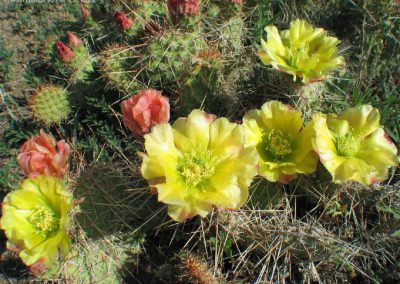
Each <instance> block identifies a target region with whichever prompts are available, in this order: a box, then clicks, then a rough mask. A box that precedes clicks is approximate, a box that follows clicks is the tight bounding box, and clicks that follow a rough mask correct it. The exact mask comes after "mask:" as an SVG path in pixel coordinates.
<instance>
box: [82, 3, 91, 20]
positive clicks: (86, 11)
mask: <svg viewBox="0 0 400 284" xmlns="http://www.w3.org/2000/svg"><path fill="white" fill-rule="evenodd" d="M81 14H82V17H83V18H84V19H87V18H89V17H90V10H89V9H88V8H86V7H85V6H81Z"/></svg>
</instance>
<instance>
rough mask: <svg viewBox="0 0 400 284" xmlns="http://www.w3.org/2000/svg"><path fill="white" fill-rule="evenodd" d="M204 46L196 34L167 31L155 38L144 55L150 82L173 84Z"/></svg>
mask: <svg viewBox="0 0 400 284" xmlns="http://www.w3.org/2000/svg"><path fill="white" fill-rule="evenodd" d="M205 46H206V43H205V41H204V39H203V38H202V37H201V35H199V34H198V33H197V32H188V33H184V32H181V31H168V32H166V33H164V34H162V35H160V36H158V37H155V38H154V39H153V41H152V42H151V43H150V44H149V46H148V48H147V50H146V55H145V56H146V57H145V58H146V59H147V62H146V63H147V64H146V67H147V72H148V73H149V77H150V78H151V80H152V81H160V80H162V81H164V80H165V81H167V82H175V81H176V80H177V79H179V78H180V77H181V76H182V74H183V73H184V72H185V71H187V70H188V68H190V66H191V65H192V63H193V61H194V59H195V56H196V55H197V54H198V53H199V51H201V50H203V49H204V48H205Z"/></svg>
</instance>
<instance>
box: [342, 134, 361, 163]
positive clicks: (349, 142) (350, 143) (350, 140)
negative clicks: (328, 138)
mask: <svg viewBox="0 0 400 284" xmlns="http://www.w3.org/2000/svg"><path fill="white" fill-rule="evenodd" d="M360 144H361V143H360V139H358V138H357V136H354V135H353V134H352V133H351V132H349V133H346V134H345V135H343V136H341V137H339V138H337V140H336V148H337V152H338V154H339V155H340V156H344V157H352V156H354V155H356V154H357V152H358V150H359V148H360Z"/></svg>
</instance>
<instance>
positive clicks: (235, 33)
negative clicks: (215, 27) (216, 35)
mask: <svg viewBox="0 0 400 284" xmlns="http://www.w3.org/2000/svg"><path fill="white" fill-rule="evenodd" d="M244 34H245V23H244V20H243V18H242V17H241V16H240V15H238V16H235V17H232V18H230V19H229V20H227V22H225V23H224V24H223V25H222V26H221V29H220V48H221V50H225V49H226V50H227V52H232V51H234V52H240V51H241V50H242V48H243V43H242V39H243V37H244Z"/></svg>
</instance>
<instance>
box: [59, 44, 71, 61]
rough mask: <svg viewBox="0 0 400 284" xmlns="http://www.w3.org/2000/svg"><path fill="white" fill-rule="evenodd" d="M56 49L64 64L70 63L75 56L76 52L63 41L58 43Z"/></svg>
mask: <svg viewBox="0 0 400 284" xmlns="http://www.w3.org/2000/svg"><path fill="white" fill-rule="evenodd" d="M56 48H57V55H58V58H60V60H61V61H62V62H70V61H71V60H72V59H73V58H74V56H75V54H74V52H73V51H72V50H71V49H70V48H69V47H68V46H66V45H65V44H63V43H62V42H61V41H57V43H56Z"/></svg>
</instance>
